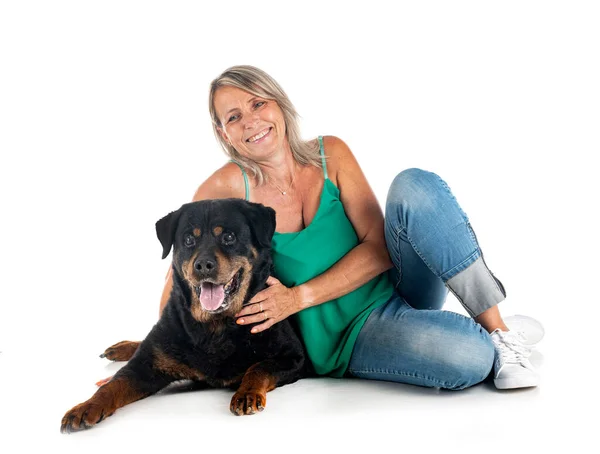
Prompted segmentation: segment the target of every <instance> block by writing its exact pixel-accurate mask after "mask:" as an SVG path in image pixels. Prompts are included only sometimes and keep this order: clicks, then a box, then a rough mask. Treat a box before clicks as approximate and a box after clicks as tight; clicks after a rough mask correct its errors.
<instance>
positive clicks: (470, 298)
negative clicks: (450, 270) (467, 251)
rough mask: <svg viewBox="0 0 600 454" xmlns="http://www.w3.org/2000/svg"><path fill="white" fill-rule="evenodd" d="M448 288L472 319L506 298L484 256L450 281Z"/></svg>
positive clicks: (502, 287) (501, 286) (447, 284)
mask: <svg viewBox="0 0 600 454" xmlns="http://www.w3.org/2000/svg"><path fill="white" fill-rule="evenodd" d="M446 287H448V288H449V289H450V291H451V292H452V293H453V294H454V296H456V298H457V299H458V300H459V301H460V303H461V304H462V305H463V307H464V308H465V309H466V311H467V312H468V313H469V315H471V317H477V316H478V315H479V314H481V313H482V312H484V311H486V310H488V309H489V308H491V307H494V306H495V305H497V304H498V303H499V302H500V301H503V300H504V299H505V298H506V291H505V290H504V286H503V285H502V283H501V282H500V281H499V280H498V279H497V278H496V277H495V276H494V275H493V274H492V272H491V271H490V270H489V269H488V267H487V266H486V264H485V262H484V260H483V257H482V256H480V257H479V258H478V259H477V260H475V261H474V262H473V263H472V264H471V265H470V266H469V267H468V268H466V269H464V270H463V271H461V272H460V273H458V274H457V275H455V276H454V277H452V278H450V279H448V281H446Z"/></svg>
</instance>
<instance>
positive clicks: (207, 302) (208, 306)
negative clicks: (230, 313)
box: [194, 268, 244, 313]
mask: <svg viewBox="0 0 600 454" xmlns="http://www.w3.org/2000/svg"><path fill="white" fill-rule="evenodd" d="M243 271H244V270H243V269H242V268H240V269H239V271H238V272H237V273H235V274H234V275H233V277H232V278H231V279H230V280H229V282H227V283H225V284H217V283H214V282H209V281H203V282H201V283H200V285H194V292H195V293H196V296H197V297H198V299H199V300H200V304H201V305H202V308H203V309H204V310H205V311H208V312H212V313H219V312H223V311H224V310H225V309H227V308H228V307H229V304H230V302H231V297H232V296H233V295H235V294H236V293H237V291H238V290H239V287H240V282H241V280H242V273H243Z"/></svg>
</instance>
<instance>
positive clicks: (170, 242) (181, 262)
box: [156, 199, 275, 322]
mask: <svg viewBox="0 0 600 454" xmlns="http://www.w3.org/2000/svg"><path fill="white" fill-rule="evenodd" d="M274 231H275V211H274V210H273V209H272V208H268V207H265V206H264V205H261V204H258V203H252V202H246V201H244V200H241V199H218V200H203V201H200V202H193V203H187V204H185V205H183V206H182V207H181V208H180V209H179V210H177V211H174V212H172V213H169V214H168V215H167V216H165V217H164V218H162V219H160V220H159V221H158V222H157V223H156V234H157V236H158V239H159V240H160V242H161V244H162V246H163V259H164V258H165V257H167V255H169V252H170V250H171V247H173V267H174V269H175V272H176V273H177V274H178V277H179V278H180V279H182V280H183V281H184V282H185V283H186V284H187V286H188V290H189V291H190V299H191V301H190V302H191V306H190V310H191V312H192V316H193V317H194V318H195V319H196V320H198V321H200V322H206V321H208V320H210V319H211V318H212V317H213V316H214V315H215V314H223V315H234V314H236V313H237V312H239V311H240V310H241V309H242V305H243V304H244V302H245V301H246V300H247V299H248V298H250V297H252V296H253V295H254V293H255V292H256V291H258V290H260V289H262V288H263V287H264V285H265V282H266V280H267V278H268V276H269V272H270V268H271V254H270V250H271V238H272V237H273V233H274Z"/></svg>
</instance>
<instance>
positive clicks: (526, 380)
mask: <svg viewBox="0 0 600 454" xmlns="http://www.w3.org/2000/svg"><path fill="white" fill-rule="evenodd" d="M539 384H540V379H539V378H538V377H516V378H500V379H498V378H494V385H495V386H496V388H498V389H517V388H533V387H535V386H537V385H539Z"/></svg>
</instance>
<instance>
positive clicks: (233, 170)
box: [158, 163, 245, 317]
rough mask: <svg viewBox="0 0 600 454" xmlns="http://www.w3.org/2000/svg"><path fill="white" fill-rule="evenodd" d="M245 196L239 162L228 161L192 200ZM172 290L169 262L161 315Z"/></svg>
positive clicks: (201, 186) (200, 188)
mask: <svg viewBox="0 0 600 454" xmlns="http://www.w3.org/2000/svg"><path fill="white" fill-rule="evenodd" d="M244 196H245V186H244V179H243V178H242V177H241V172H240V168H239V167H238V165H237V164H233V163H227V164H226V165H225V166H223V167H221V168H220V169H219V170H217V171H216V172H215V173H213V174H212V175H211V176H210V177H208V178H207V179H206V181H204V183H202V184H201V185H200V186H199V187H198V189H197V190H196V193H195V194H194V197H193V199H192V202H197V201H199V200H208V199H227V198H229V197H236V198H244ZM171 290H173V267H172V266H171V264H169V270H168V271H167V277H166V278H165V287H164V288H163V291H162V295H161V297H160V306H159V310H158V316H159V317H160V316H161V315H162V312H163V310H164V308H165V306H166V305H167V301H169V296H170V295H171Z"/></svg>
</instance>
